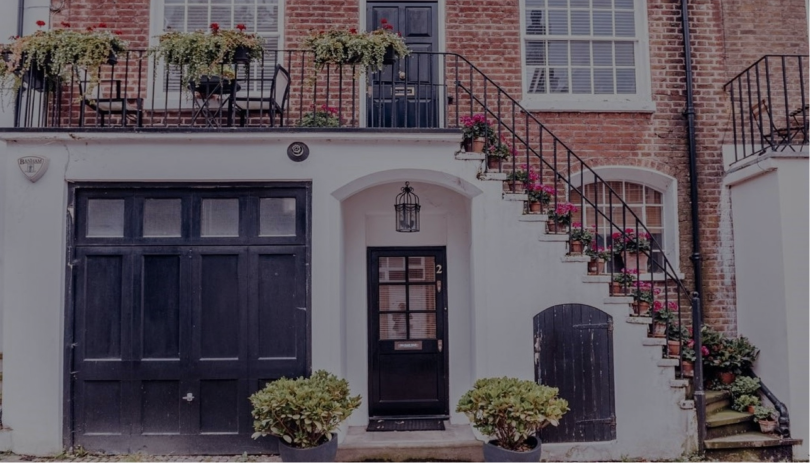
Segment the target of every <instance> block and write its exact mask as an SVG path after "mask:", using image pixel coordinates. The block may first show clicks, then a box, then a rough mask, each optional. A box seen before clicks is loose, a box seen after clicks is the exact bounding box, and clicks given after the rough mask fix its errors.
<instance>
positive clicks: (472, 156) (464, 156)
mask: <svg viewBox="0 0 810 463" xmlns="http://www.w3.org/2000/svg"><path fill="white" fill-rule="evenodd" d="M456 159H458V160H459V161H483V160H484V153H468V152H466V151H459V152H457V153H456Z"/></svg>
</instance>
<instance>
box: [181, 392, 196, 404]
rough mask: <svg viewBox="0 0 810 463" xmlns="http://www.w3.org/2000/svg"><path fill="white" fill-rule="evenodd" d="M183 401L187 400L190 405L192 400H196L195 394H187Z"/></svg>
mask: <svg viewBox="0 0 810 463" xmlns="http://www.w3.org/2000/svg"><path fill="white" fill-rule="evenodd" d="M181 399H183V400H186V401H188V402H189V403H190V402H191V401H192V400H194V394H192V393H190V392H189V393H188V394H186V396H185V397H181Z"/></svg>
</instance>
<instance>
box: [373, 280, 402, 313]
mask: <svg viewBox="0 0 810 463" xmlns="http://www.w3.org/2000/svg"><path fill="white" fill-rule="evenodd" d="M405 302H406V301H405V286H404V285H400V286H388V285H380V304H379V305H380V311H381V312H389V311H404V310H405V309H406V307H405Z"/></svg>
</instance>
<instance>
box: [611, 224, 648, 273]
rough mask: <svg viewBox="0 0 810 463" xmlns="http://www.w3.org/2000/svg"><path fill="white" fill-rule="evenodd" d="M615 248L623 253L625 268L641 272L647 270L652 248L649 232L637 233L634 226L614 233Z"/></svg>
mask: <svg viewBox="0 0 810 463" xmlns="http://www.w3.org/2000/svg"><path fill="white" fill-rule="evenodd" d="M613 249H614V250H615V251H616V252H617V253H622V260H623V261H624V268H626V269H637V270H638V271H639V273H646V272H647V261H648V259H649V252H650V249H651V246H650V235H649V234H648V233H646V232H641V233H636V230H634V229H632V228H628V229H626V230H625V231H624V232H616V233H614V234H613Z"/></svg>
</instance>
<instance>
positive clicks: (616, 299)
mask: <svg viewBox="0 0 810 463" xmlns="http://www.w3.org/2000/svg"><path fill="white" fill-rule="evenodd" d="M602 303H603V304H624V305H628V304H632V303H633V298H632V297H630V296H610V297H606V298H605V300H604V301H602Z"/></svg>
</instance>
